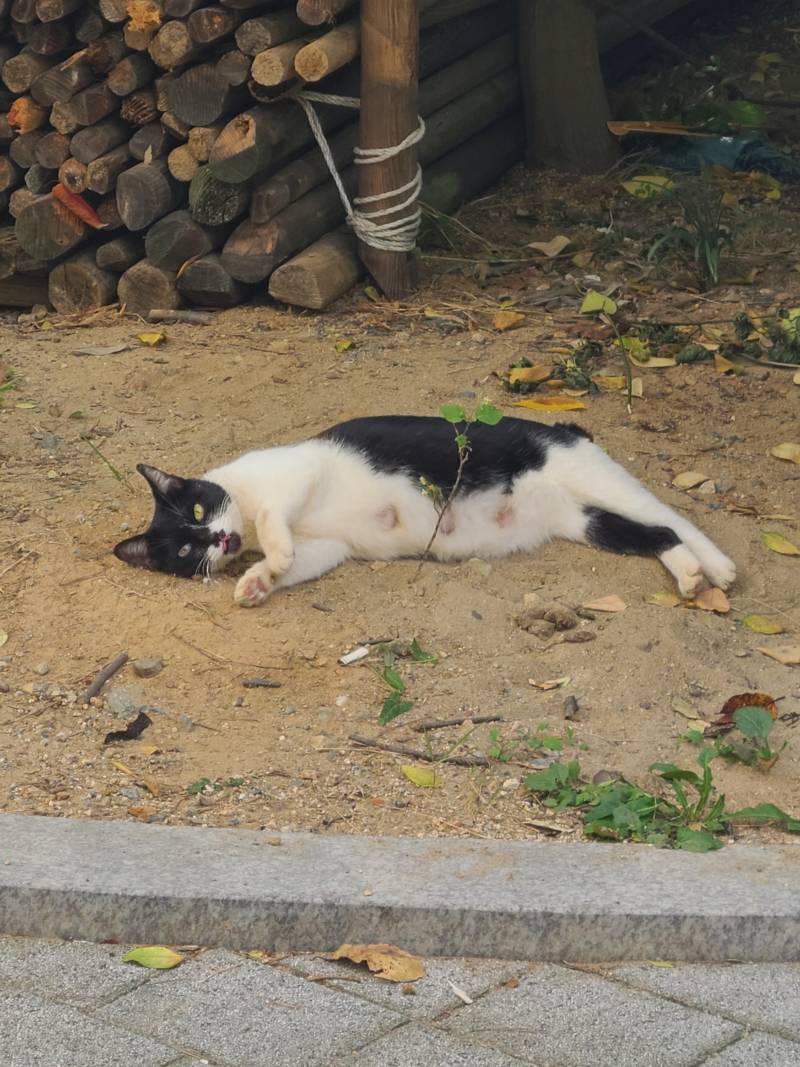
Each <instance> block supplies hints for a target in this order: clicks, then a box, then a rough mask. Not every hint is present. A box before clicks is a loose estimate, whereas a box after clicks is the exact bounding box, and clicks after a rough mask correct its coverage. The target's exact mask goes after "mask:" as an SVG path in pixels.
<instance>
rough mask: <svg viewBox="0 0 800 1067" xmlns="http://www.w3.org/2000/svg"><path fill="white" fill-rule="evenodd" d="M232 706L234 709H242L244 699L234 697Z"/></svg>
mask: <svg viewBox="0 0 800 1067" xmlns="http://www.w3.org/2000/svg"><path fill="white" fill-rule="evenodd" d="M233 706H234V707H235V708H243V707H244V697H234V698H233Z"/></svg>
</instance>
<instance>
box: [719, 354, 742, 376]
mask: <svg viewBox="0 0 800 1067" xmlns="http://www.w3.org/2000/svg"><path fill="white" fill-rule="evenodd" d="M714 367H715V369H716V370H717V371H719V373H720V374H732V373H734V372H735V371H736V369H737V368H736V364H735V363H731V361H730V360H729V359H726V358H725V357H724V356H721V355H720V354H719V352H715V353H714Z"/></svg>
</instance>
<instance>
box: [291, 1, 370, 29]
mask: <svg viewBox="0 0 800 1067" xmlns="http://www.w3.org/2000/svg"><path fill="white" fill-rule="evenodd" d="M357 2H358V0H297V17H298V18H300V19H302V21H303V22H305V23H306V25H307V26H321V25H322V24H323V23H324V22H333V21H334V20H335V19H336V16H337V15H339V14H341V13H342V11H346V10H347V8H349V7H354V6H355V4H356V3H357Z"/></svg>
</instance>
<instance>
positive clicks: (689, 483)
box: [672, 471, 708, 489]
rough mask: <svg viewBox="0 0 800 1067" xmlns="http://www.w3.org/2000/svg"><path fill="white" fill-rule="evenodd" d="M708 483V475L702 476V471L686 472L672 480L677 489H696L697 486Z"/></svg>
mask: <svg viewBox="0 0 800 1067" xmlns="http://www.w3.org/2000/svg"><path fill="white" fill-rule="evenodd" d="M707 481H708V475H707V474H702V473H701V472H700V471H684V472H683V474H678V475H677V476H676V477H675V478H673V479H672V484H673V485H674V486H675V488H676V489H694V488H695V486H698V485H702V484H703V482H707Z"/></svg>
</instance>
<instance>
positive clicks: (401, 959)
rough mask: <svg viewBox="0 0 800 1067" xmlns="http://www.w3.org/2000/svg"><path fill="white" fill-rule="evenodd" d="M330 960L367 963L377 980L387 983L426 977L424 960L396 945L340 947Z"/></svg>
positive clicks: (411, 980) (329, 956)
mask: <svg viewBox="0 0 800 1067" xmlns="http://www.w3.org/2000/svg"><path fill="white" fill-rule="evenodd" d="M328 959H329V960H350V961H351V962H353V963H366V965H367V967H369V969H370V970H371V971H372V973H373V974H374V975H375V976H376V977H377V978H382V979H383V980H384V981H386V982H416V981H417V979H418V978H424V977H425V965H424V964H423V962H422V960H421V959H420V958H419V957H418V956H412V955H411V953H410V952H406V951H405V950H404V949H402V948H398V947H397V946H396V945H340V946H339V948H337V949H336V951H335V952H331V953H330V954H329V955H328Z"/></svg>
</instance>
